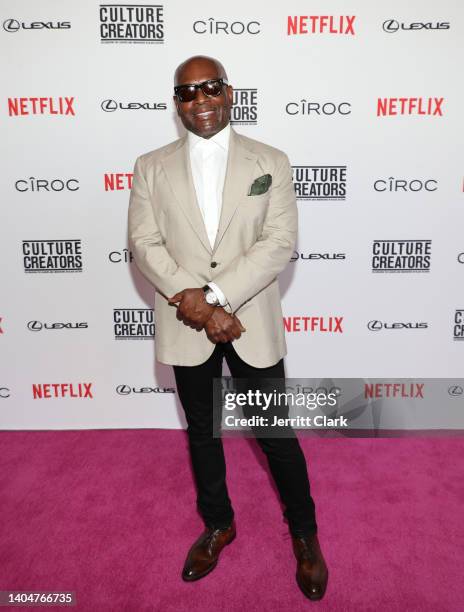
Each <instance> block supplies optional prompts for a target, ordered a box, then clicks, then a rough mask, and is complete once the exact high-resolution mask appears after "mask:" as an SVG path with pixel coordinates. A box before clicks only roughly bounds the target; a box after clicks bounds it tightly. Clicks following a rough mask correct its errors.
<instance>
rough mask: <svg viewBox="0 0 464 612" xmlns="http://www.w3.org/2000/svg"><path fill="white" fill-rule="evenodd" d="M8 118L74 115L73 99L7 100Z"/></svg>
mask: <svg viewBox="0 0 464 612" xmlns="http://www.w3.org/2000/svg"><path fill="white" fill-rule="evenodd" d="M8 114H9V116H10V117H23V116H26V115H72V116H73V117H74V116H75V115H76V113H75V111H74V97H73V98H66V97H61V96H60V97H58V98H8Z"/></svg>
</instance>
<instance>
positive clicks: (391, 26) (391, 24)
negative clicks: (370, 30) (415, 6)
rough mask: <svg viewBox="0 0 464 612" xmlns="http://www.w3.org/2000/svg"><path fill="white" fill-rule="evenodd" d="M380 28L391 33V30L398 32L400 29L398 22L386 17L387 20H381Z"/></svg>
mask: <svg viewBox="0 0 464 612" xmlns="http://www.w3.org/2000/svg"><path fill="white" fill-rule="evenodd" d="M382 28H383V31H384V32H388V33H389V34H393V32H398V30H399V29H400V24H399V23H398V22H397V21H395V20H394V19H388V20H387V21H384V22H383V24H382Z"/></svg>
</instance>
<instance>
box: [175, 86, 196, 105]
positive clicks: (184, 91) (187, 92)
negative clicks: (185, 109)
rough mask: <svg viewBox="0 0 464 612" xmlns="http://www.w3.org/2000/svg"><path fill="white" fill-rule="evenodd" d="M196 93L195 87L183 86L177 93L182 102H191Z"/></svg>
mask: <svg viewBox="0 0 464 612" xmlns="http://www.w3.org/2000/svg"><path fill="white" fill-rule="evenodd" d="M196 93H197V90H196V89H195V87H181V88H180V89H178V90H177V95H178V97H179V100H180V101H181V102H191V101H192V100H194V99H195V96H196Z"/></svg>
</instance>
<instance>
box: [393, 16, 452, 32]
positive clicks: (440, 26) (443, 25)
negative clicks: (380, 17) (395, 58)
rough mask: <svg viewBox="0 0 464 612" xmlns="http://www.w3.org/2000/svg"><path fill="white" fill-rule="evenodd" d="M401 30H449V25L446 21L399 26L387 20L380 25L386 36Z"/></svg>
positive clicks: (394, 20)
mask: <svg viewBox="0 0 464 612" xmlns="http://www.w3.org/2000/svg"><path fill="white" fill-rule="evenodd" d="M400 28H401V29H402V30H449V29H450V24H449V23H448V22H447V21H443V22H437V23H435V24H433V23H421V22H418V21H417V22H413V23H410V24H409V25H405V24H404V23H402V24H400V23H399V22H398V21H396V19H387V21H384V22H383V24H382V29H383V31H384V32H387V34H394V33H395V32H398V30H399V29H400Z"/></svg>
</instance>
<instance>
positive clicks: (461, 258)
mask: <svg viewBox="0 0 464 612" xmlns="http://www.w3.org/2000/svg"><path fill="white" fill-rule="evenodd" d="M458 261H459V263H462V264H464V253H459V255H458Z"/></svg>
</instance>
